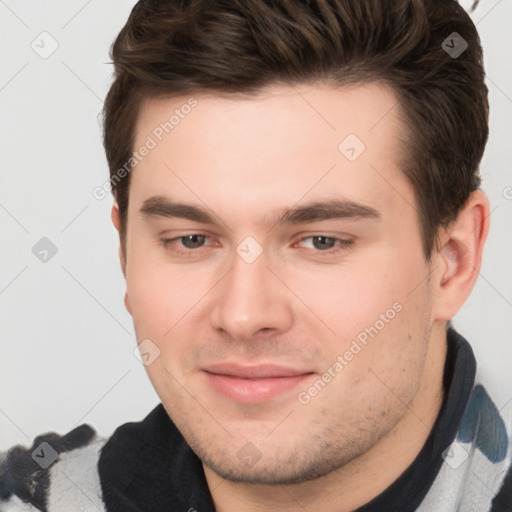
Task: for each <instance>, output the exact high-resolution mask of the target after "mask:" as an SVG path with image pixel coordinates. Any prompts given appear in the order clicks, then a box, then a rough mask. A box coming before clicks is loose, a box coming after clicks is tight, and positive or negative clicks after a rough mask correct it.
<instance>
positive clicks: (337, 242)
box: [300, 235, 353, 253]
mask: <svg viewBox="0 0 512 512" xmlns="http://www.w3.org/2000/svg"><path fill="white" fill-rule="evenodd" d="M306 240H309V241H310V243H309V244H308V243H306V244H305V245H306V246H308V245H309V247H307V248H309V249H314V250H316V251H319V252H330V253H332V252H337V251H338V250H343V249H344V248H348V247H349V246H350V245H351V244H352V243H353V240H344V239H341V238H336V237H332V236H324V235H315V236H307V237H304V238H302V239H301V240H300V242H302V243H304V242H305V241H306ZM336 247H337V248H336ZM332 249H334V251H333V250H332Z"/></svg>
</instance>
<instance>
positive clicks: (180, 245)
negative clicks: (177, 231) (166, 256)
mask: <svg viewBox="0 0 512 512" xmlns="http://www.w3.org/2000/svg"><path fill="white" fill-rule="evenodd" d="M206 240H209V237H207V236H206V235H203V234H201V233H191V234H189V235H183V236H178V237H176V238H162V239H161V240H160V242H161V244H162V245H163V246H164V248H165V249H167V250H170V251H172V252H174V253H176V254H178V255H189V254H190V253H192V252H194V250H197V249H201V248H202V247H203V246H204V245H205V242H206Z"/></svg>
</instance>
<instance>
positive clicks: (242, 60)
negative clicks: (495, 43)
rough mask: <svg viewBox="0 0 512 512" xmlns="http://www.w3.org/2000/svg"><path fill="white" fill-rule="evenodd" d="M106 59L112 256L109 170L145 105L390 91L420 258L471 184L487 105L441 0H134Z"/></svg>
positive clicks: (123, 153)
mask: <svg viewBox="0 0 512 512" xmlns="http://www.w3.org/2000/svg"><path fill="white" fill-rule="evenodd" d="M454 32H456V33H457V34H458V35H459V36H461V37H462V39H456V41H458V43H459V44H460V43H461V41H464V42H465V43H467V48H466V49H465V51H463V52H462V53H461V54H460V55H457V56H455V55H454V54H453V53H450V52H449V51H447V48H450V47H453V46H454V44H455V43H454V40H453V37H454V36H453V33H454ZM449 37H452V39H451V40H450V39H449ZM455 37H458V36H455ZM443 41H448V46H445V45H446V42H445V43H443ZM462 44H464V43H462ZM111 58H112V60H113V64H114V82H113V84H112V86H111V88H110V90H109V92H108V95H107V97H106V100H105V105H104V112H103V115H104V119H103V121H104V146H105V151H106V156H107V160H108V165H109V169H110V181H111V184H112V190H113V193H114V196H115V198H116V200H117V202H118V205H119V210H120V214H121V231H120V236H121V245H122V249H123V251H124V245H125V237H126V223H127V211H128V196H129V194H128V193H129V184H130V173H129V172H128V173H124V174H125V177H123V179H119V176H118V175H116V173H117V171H118V170H119V169H120V168H122V167H124V168H125V169H126V163H127V162H129V161H130V157H131V156H132V152H133V146H134V135H135V126H136V122H137V117H138V112H139V109H140V105H141V102H142V100H144V99H146V98H152V97H162V96H163V97H174V96H181V95H186V94H200V93H202V92H210V93H212V92H213V93H219V94H234V93H236V94H249V95H250V94H255V93H257V92H258V91H260V90H261V89H262V88H263V87H265V86H267V85H272V84H276V83H282V84H297V83H305V82H312V81H323V82H326V83H328V84H331V85H333V86H339V85H344V84H348V83H358V82H362V83H363V82H370V81H381V82H383V83H385V84H387V85H389V86H391V88H392V90H393V91H394V93H395V94H396V97H397V98H398V100H399V104H400V107H401V108H400V111H401V112H403V113H404V122H405V123H404V127H405V129H406V132H407V133H406V138H407V151H406V153H407V155H404V158H403V161H402V170H403V172H404V174H405V175H406V176H407V177H408V179H409V180H410V182H411V184H412V187H413V189H414V192H415V197H416V202H417V207H418V213H419V219H420V225H421V232H422V240H423V249H424V252H425V256H426V257H427V258H430V255H431V254H432V250H433V248H434V246H435V242H436V236H437V232H438V229H439V227H440V226H444V225H447V224H449V223H450V222H451V221H453V220H454V219H455V218H456V217H457V215H458V213H459V211H460V209H461V208H462V207H463V206H464V205H465V203H466V201H467V199H468V197H469V195H470V194H471V192H473V191H474V190H476V189H477V188H478V187H479V186H480V178H479V173H478V167H479V163H480V160H481V158H482V155H483V151H484V148H485V144H486V142H487V137H488V110H489V106H488V100H487V87H486V85H485V83H484V77H485V73H484V69H483V64H482V49H481V45H480V39H479V37H478V33H477V31H476V28H475V26H474V24H473V22H472V21H471V19H470V17H469V16H468V14H467V13H466V12H465V11H464V9H463V8H462V7H461V6H460V5H459V4H458V3H457V2H455V1H453V0H357V1H353V0H141V1H139V2H138V3H137V4H136V5H135V7H134V8H133V10H132V12H131V14H130V16H129V18H128V21H127V22H126V24H125V26H124V27H123V28H122V30H121V32H120V33H119V35H118V37H117V39H116V40H115V42H114V44H113V45H112V48H111ZM129 170H131V169H129ZM114 178H117V179H116V180H114Z"/></svg>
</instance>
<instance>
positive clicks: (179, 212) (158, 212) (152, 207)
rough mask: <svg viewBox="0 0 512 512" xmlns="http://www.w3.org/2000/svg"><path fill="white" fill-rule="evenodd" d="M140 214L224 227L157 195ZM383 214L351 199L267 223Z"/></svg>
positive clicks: (191, 208) (212, 218) (200, 211)
mask: <svg viewBox="0 0 512 512" xmlns="http://www.w3.org/2000/svg"><path fill="white" fill-rule="evenodd" d="M140 213H141V214H142V215H143V216H145V217H165V218H181V219H188V220H191V221H193V222H198V223H201V224H212V225H216V226H217V225H220V224H224V223H222V222H219V220H218V218H216V217H215V216H214V215H213V214H212V213H210V211H209V210H208V209H206V208H202V207H199V206H194V205H190V204H185V203H179V202H175V201H171V200H169V199H168V198H166V197H163V196H154V197H150V198H149V199H146V200H145V201H144V202H143V204H142V206H141V208H140ZM380 218H381V215H380V213H379V212H378V211H377V210H375V209H374V208H372V207H370V206H365V205H362V204H359V203H355V202H353V201H348V200H340V199H332V200H329V201H316V202H312V203H308V204H305V205H303V206H298V207H293V208H290V209H287V210H284V211H283V212H280V213H278V214H277V215H275V216H274V217H273V219H270V218H269V220H267V222H266V224H267V225H270V226H276V225H280V226H282V225H287V224H289V225H295V224H306V223H311V222H319V221H323V220H332V219H354V220H361V219H380Z"/></svg>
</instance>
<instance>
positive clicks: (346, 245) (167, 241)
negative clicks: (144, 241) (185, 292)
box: [160, 233, 354, 256]
mask: <svg viewBox="0 0 512 512" xmlns="http://www.w3.org/2000/svg"><path fill="white" fill-rule="evenodd" d="M194 235H196V236H204V237H205V238H206V239H207V240H208V239H209V237H208V235H206V234H204V233H190V234H188V235H182V236H178V237H176V238H162V239H161V240H160V242H161V243H162V245H163V247H164V249H169V245H171V244H172V243H173V242H178V241H180V240H182V239H184V238H187V237H188V236H194ZM320 237H322V238H328V239H331V240H334V241H335V242H336V245H335V248H331V249H327V250H325V251H321V250H319V249H310V250H313V251H315V252H316V253H317V254H319V255H325V256H332V255H334V254H338V253H339V252H340V251H347V250H348V249H350V247H351V245H352V244H353V242H354V240H346V239H343V238H336V237H333V236H327V235H321V234H318V235H310V236H306V237H303V238H301V239H300V240H299V241H298V242H296V243H295V244H294V245H296V244H297V243H299V242H304V240H308V239H312V238H320ZM202 248H203V246H201V247H198V248H196V249H187V248H185V249H178V248H174V249H172V250H173V252H175V253H176V254H177V255H178V256H191V254H192V253H193V252H196V251H199V250H200V249H202Z"/></svg>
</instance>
